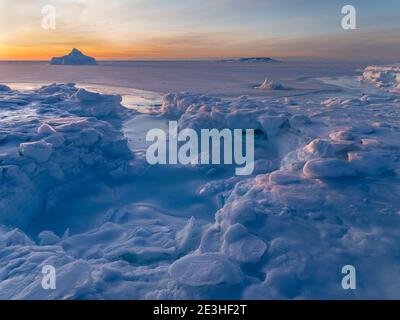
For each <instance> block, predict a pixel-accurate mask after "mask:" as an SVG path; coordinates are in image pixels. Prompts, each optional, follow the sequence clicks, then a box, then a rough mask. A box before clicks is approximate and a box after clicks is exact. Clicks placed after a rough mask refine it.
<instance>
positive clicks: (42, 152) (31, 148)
mask: <svg viewBox="0 0 400 320" xmlns="http://www.w3.org/2000/svg"><path fill="white" fill-rule="evenodd" d="M20 151H21V154H22V155H24V156H26V157H28V158H31V159H33V160H35V161H36V162H39V163H40V162H45V161H47V160H49V158H50V156H51V154H52V152H53V145H52V144H51V143H48V142H45V141H35V142H25V143H21V144H20Z"/></svg>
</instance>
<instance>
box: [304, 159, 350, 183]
mask: <svg viewBox="0 0 400 320" xmlns="http://www.w3.org/2000/svg"><path fill="white" fill-rule="evenodd" d="M303 173H304V175H305V176H306V177H308V178H313V179H329V178H344V177H352V176H355V175H356V171H355V170H354V168H353V167H352V166H351V165H350V164H349V162H348V161H345V160H340V159H334V158H324V159H314V160H310V161H308V162H307V163H306V164H305V166H304V168H303Z"/></svg>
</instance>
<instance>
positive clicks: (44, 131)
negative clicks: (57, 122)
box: [38, 123, 56, 135]
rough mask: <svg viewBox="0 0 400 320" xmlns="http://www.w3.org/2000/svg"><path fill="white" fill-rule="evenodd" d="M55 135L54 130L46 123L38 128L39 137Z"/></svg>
mask: <svg viewBox="0 0 400 320" xmlns="http://www.w3.org/2000/svg"><path fill="white" fill-rule="evenodd" d="M53 133H56V130H55V129H54V128H53V127H52V126H50V125H49V124H47V123H43V124H42V125H41V126H40V127H39V128H38V134H40V135H50V134H53Z"/></svg>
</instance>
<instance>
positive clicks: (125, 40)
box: [0, 0, 400, 60]
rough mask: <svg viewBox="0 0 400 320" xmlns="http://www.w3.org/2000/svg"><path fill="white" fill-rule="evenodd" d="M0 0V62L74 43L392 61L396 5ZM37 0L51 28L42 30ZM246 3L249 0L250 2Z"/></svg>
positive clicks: (146, 51) (171, 53) (134, 52)
mask: <svg viewBox="0 0 400 320" xmlns="http://www.w3.org/2000/svg"><path fill="white" fill-rule="evenodd" d="M342 2H343V1H341V0H330V1H319V0H315V1H312V0H310V1H307V2H304V1H295V0H257V1H255V0H254V1H250V0H213V1H211V0H203V1H198V0H185V1H182V0H168V1H165V0H151V1H150V0H113V1H107V0H47V1H41V0H1V1H0V60H48V59H50V58H51V57H54V56H62V55H65V54H67V53H69V52H70V51H71V49H72V48H74V47H75V48H78V49H79V50H81V51H82V52H84V53H85V54H87V55H90V56H93V57H95V58H96V59H98V60H112V59H174V58H177V59H191V58H195V59H196V58H222V57H241V56H269V57H287V56H289V57H290V56H292V57H293V56H306V57H325V58H331V57H335V58H374V59H379V58H382V59H386V58H388V59H392V58H393V59H395V58H397V59H398V53H399V52H400V37H399V36H398V34H399V33H400V22H399V21H400V10H398V9H400V2H399V0H385V5H380V3H379V2H378V1H372V0H353V1H352V2H353V3H354V5H355V6H356V7H357V9H358V12H361V13H360V16H359V17H358V21H359V24H358V27H357V30H352V31H345V30H343V29H342V28H341V23H340V22H341V13H340V8H341V6H342V5H343V4H342ZM44 3H46V4H47V3H48V4H51V5H53V6H54V8H55V9H56V22H57V24H56V28H55V29H54V30H45V29H43V28H42V24H41V22H42V20H43V17H44V15H43V13H42V12H41V10H42V9H43V5H44ZM250 3H251V5H250Z"/></svg>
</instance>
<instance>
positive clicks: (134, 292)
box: [0, 66, 400, 299]
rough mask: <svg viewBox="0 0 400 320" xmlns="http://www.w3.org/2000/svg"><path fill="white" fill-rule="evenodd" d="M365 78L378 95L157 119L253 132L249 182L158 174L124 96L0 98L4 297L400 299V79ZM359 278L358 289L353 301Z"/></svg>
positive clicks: (382, 74) (225, 106)
mask: <svg viewBox="0 0 400 320" xmlns="http://www.w3.org/2000/svg"><path fill="white" fill-rule="evenodd" d="M360 80H362V81H359V84H360V87H361V88H363V86H368V88H371V87H372V88H375V89H374V90H376V91H373V92H374V93H373V94H364V93H363V92H364V91H362V90H359V91H357V90H354V91H352V96H351V97H318V96H302V97H293V98H273V97H270V98H268V97H267V98H259V99H250V98H246V97H240V98H237V99H229V100H227V99H226V100H222V99H220V98H215V97H208V96H202V95H191V94H189V93H178V94H168V95H166V96H165V97H164V99H163V103H162V106H159V107H156V108H155V109H154V110H153V114H152V115H147V118H146V119H147V120H146V121H148V123H150V124H151V123H152V122H151V121H155V123H156V124H160V123H164V122H166V120H167V119H172V120H178V123H179V126H180V128H193V129H195V130H199V129H206V128H210V129H211V128H217V129H222V128H232V129H237V128H242V129H255V132H256V154H255V160H256V165H255V171H254V174H253V175H252V176H248V177H246V176H244V177H243V176H242V177H239V176H235V175H234V173H233V170H232V168H230V167H224V166H211V165H210V166H204V165H199V166H191V167H184V166H182V167H179V166H159V167H150V166H149V165H148V164H147V162H146V161H145V158H144V156H143V150H140V148H135V143H132V141H131V140H132V139H133V138H138V137H137V132H139V131H134V130H133V132H136V137H132V132H131V131H129V130H132V126H133V127H134V125H133V124H135V123H136V124H138V123H140V122H142V121H141V120H139V121H137V120H135V119H142V118H140V117H143V115H140V114H139V113H138V112H137V111H135V110H129V109H127V108H125V107H123V106H122V105H121V97H120V96H117V95H101V94H98V93H92V92H89V91H86V90H85V89H79V88H77V87H76V86H75V85H74V84H62V85H61V84H60V85H49V86H44V87H42V88H40V89H37V90H31V91H14V90H11V89H10V88H8V87H7V86H0V298H1V299H36V298H39V299H52V298H56V299H195V298H205V299H208V298H210V299H214V298H233V299H307V298H316V299H326V298H340V299H347V298H349V299H351V298H400V263H399V262H400V232H399V230H400V200H399V199H400V197H399V195H400V179H399V174H400V162H399V160H400V144H399V141H400V122H399V119H400V96H399V95H398V92H399V91H398V88H399V69H398V67H396V66H393V67H385V68H381V67H369V68H367V69H366V70H365V72H364V74H363V79H360ZM354 81H356V80H354ZM365 88H366V87H365ZM365 92H366V91H365ZM371 92H372V91H371ZM149 119H150V120H149ZM135 121H136V122H135ZM148 129H151V125H150V126H149V128H148ZM130 132H131V133H130ZM133 136H135V134H133ZM143 139H144V136H143V137H141V140H143ZM138 140H140V139H139V138H138ZM136 146H137V145H136ZM162 185H164V186H165V185H167V187H166V188H162V187H161V186H162ZM168 189H171V190H169V191H168ZM166 194H167V196H166ZM168 203H169V204H171V203H173V205H167V204H168ZM194 204H195V205H194ZM174 206H175V207H174ZM349 264H350V265H354V266H355V267H356V270H357V290H349V291H346V290H343V289H342V287H341V280H342V277H343V275H342V274H341V270H342V267H343V266H344V265H349ZM43 265H54V266H55V268H56V270H57V289H56V290H49V291H46V290H43V289H42V286H41V279H42V275H41V270H42V266H43Z"/></svg>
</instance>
